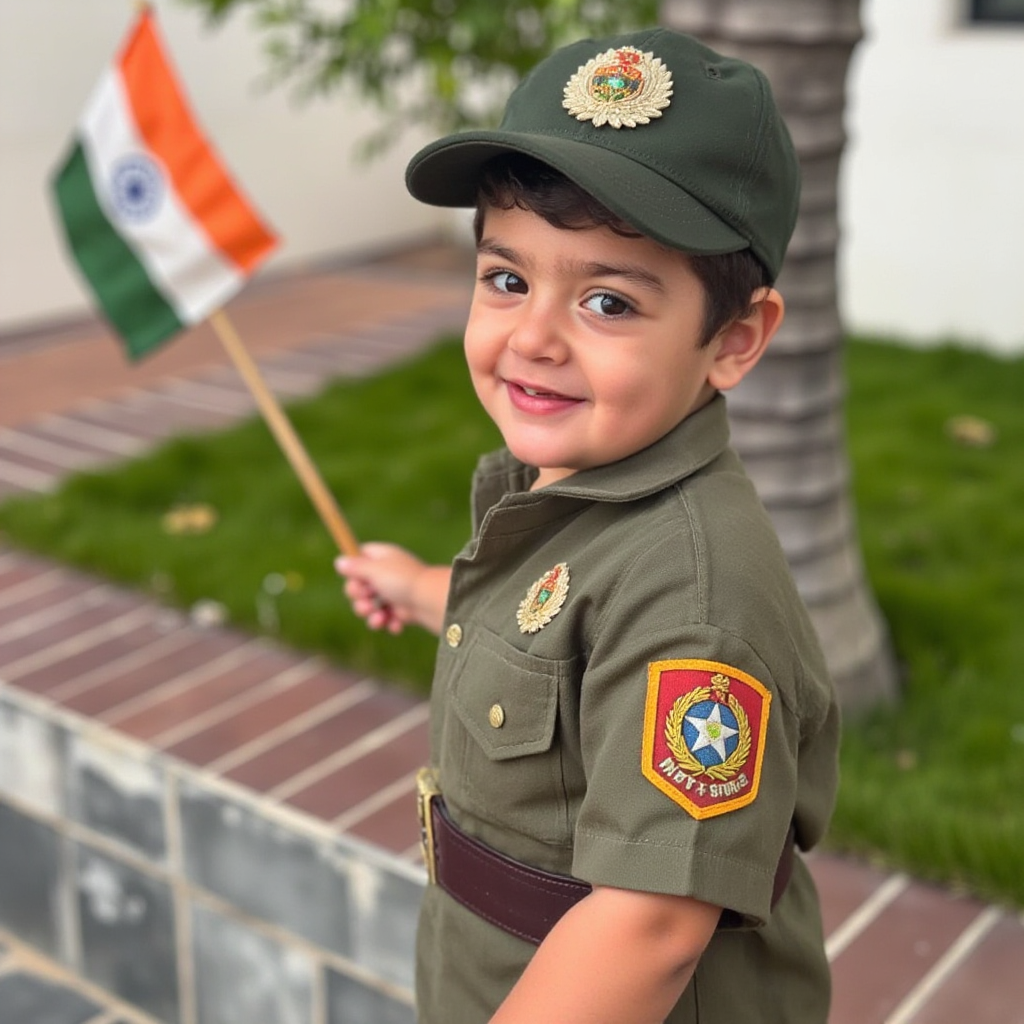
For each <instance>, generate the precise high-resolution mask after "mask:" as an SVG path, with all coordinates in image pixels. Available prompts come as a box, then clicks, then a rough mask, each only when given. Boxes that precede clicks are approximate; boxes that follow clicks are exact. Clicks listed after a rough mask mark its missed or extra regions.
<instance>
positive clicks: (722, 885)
mask: <svg viewBox="0 0 1024 1024" xmlns="http://www.w3.org/2000/svg"><path fill="white" fill-rule="evenodd" d="M535 478H536V472H535V471H534V470H531V469H529V468H528V467H525V466H523V465H522V464H521V463H519V462H517V461H516V460H515V459H514V458H513V457H512V456H511V455H510V454H509V453H508V452H507V451H502V452H498V453H495V454H493V455H490V456H486V457H485V458H484V459H482V460H481V463H480V466H479V467H478V470H477V473H476V475H475V477H474V485H473V505H474V531H473V537H472V539H471V541H470V542H469V543H468V544H467V546H466V548H465V549H464V550H463V551H462V553H460V555H459V556H458V557H457V558H456V559H455V561H454V564H453V572H452V578H451V586H450V590H449V596H448V606H447V610H446V619H445V629H444V630H443V631H442V638H441V643H440V645H439V653H438V660H437V669H436V673H435V679H434V686H433V693H432V698H431V701H432V707H431V744H432V760H433V765H434V768H435V770H436V772H437V774H438V778H439V783H440V788H441V790H442V792H443V794H444V797H445V800H446V802H447V805H448V808H449V811H450V813H451V816H452V817H453V818H454V820H455V821H456V822H457V823H458V824H459V825H460V826H461V828H462V829H463V830H465V831H466V832H468V833H469V834H471V835H474V836H476V837H477V838H479V839H481V840H482V841H484V842H485V843H487V844H489V845H490V846H492V847H495V848H496V849H498V850H501V851H502V852H503V853H505V854H507V855H509V856H511V857H514V858H516V859H518V860H520V861H524V862H526V863H529V864H532V865H534V866H536V867H540V868H544V869H546V870H549V871H554V872H558V873H561V874H569V875H574V876H576V877H577V878H581V879H583V880H585V881H587V882H590V883H591V884H594V885H604V886H613V887H617V888H625V889H636V890H642V891H649V892H658V893H672V894H677V895H685V896H692V897H695V898H697V899H700V900H703V901H706V902H708V903H712V904H715V905H717V906H721V907H723V908H726V909H727V910H728V911H729V913H728V914H727V915H725V917H724V919H723V920H728V921H730V922H732V923H733V924H735V925H738V926H737V927H729V928H726V927H720V928H719V929H718V930H717V931H716V932H715V935H714V936H713V938H712V940H711V942H710V944H709V946H708V947H707V949H706V950H705V952H704V954H703V955H702V957H701V960H700V962H699V964H698V966H697V969H696V972H695V975H694V978H693V980H692V981H691V983H690V985H689V986H688V987H687V990H686V992H685V993H684V994H683V997H682V998H681V1000H680V1002H679V1003H678V1004H677V1006H676V1008H675V1009H674V1010H673V1012H672V1014H671V1015H670V1016H669V1017H668V1018H667V1019H668V1021H670V1022H671V1024H683V1022H687V1024H694V1022H700V1024H719V1022H721V1024H726V1022H728V1024H736V1022H737V1021H742V1022H743V1024H758V1022H764V1024H768V1022H779V1024H782V1022H785V1024H794V1022H796V1024H799V1022H814V1024H824V1022H825V1020H826V1017H827V1006H828V995H829V984H828V968H827V964H826V962H825V958H824V951H823V942H822V936H821V923H820V911H819V908H818V902H817V896H816V893H815V891H814V886H813V883H812V882H811V879H810V876H809V875H808V873H807V870H806V868H805V867H804V865H803V863H802V861H801V860H800V858H799V857H798V858H796V863H795V866H794V871H793V876H792V879H791V881H790V884H789V886H788V887H787V889H786V892H785V894H784V895H783V897H782V899H781V901H780V902H779V903H778V905H777V906H776V907H775V909H774V910H771V909H770V902H771V892H772V884H773V880H774V876H775V870H776V866H777V864H778V861H779V857H780V852H781V850H782V848H783V845H784V842H785V837H786V834H787V830H788V828H789V826H790V824H791V823H793V824H794V825H795V828H796V835H797V841H798V845H799V846H800V847H801V848H803V849H808V848H810V847H811V846H813V845H814V844H815V843H816V842H817V841H818V840H819V839H820V838H821V836H822V834H823V832H824V831H825V828H826V826H827V823H828V819H829V815H830V813H831V809H832V805H833V800H834V794H835V786H836V755H837V748H838V712H837V707H836V701H835V695H834V691H833V687H832V685H831V682H830V680H829V677H828V673H827V670H826V668H825V664H824V660H823V657H822V654H821V651H820V648H819V645H818V642H817V640H816V638H815V635H814V633H813V629H812V626H811V624H810V622H809V619H808V616H807V613H806V610H805V608H804V606H803V604H802V602H801V600H800V598H799V596H798V594H797V592H796V589H795V586H794V584H793V581H792V578H791V575H790V572H789V569H788V566H787V564H786V561H785V558H784V555H783V553H782V551H781V548H780V546H779V543H778V540H777V538H776V535H775V533H774V530H773V528H772V526H771V523H770V521H769V519H768V517H767V514H766V513H765V511H764V509H763V507H762V505H761V503H760V501H759V499H758V498H757V496H756V494H755V492H754V490H753V487H752V485H751V483H750V481H749V479H748V478H747V476H746V475H745V473H744V471H743V469H742V466H741V464H740V462H739V459H738V458H737V456H736V455H735V453H734V452H733V451H732V449H730V448H729V447H728V424H727V420H726V415H725V402H724V399H723V398H721V397H720V396H719V397H716V398H715V399H713V400H712V402H711V403H710V404H709V405H707V406H705V407H704V408H703V409H701V410H699V411H698V412H696V413H694V414H693V415H691V416H689V417H687V418H686V419H685V420H684V421H683V422H682V423H681V424H680V425H679V426H678V427H676V428H675V429H674V430H673V431H671V432H670V433H669V434H668V435H666V436H665V437H663V438H661V439H660V440H659V441H657V442H656V443H655V444H653V445H651V446H650V447H648V448H647V449H645V450H643V451H641V452H638V453H636V454H635V455H632V456H629V457H628V458H626V459H623V460H621V461H619V462H616V463H613V464H609V465H606V466H600V467H596V468H593V469H588V470H584V471H581V472H579V473H576V474H574V475H573V476H570V477H567V478H566V479H564V480H561V481H559V482H557V483H555V484H553V485H550V486H548V487H545V488H541V489H538V490H536V491H530V490H529V486H530V484H531V482H532V481H533V480H534V479H535ZM559 566H562V567H564V569H563V570H560V573H561V574H562V575H563V576H567V577H568V588H567V590H566V592H565V594H564V598H561V601H562V603H561V606H560V607H559V608H557V610H556V614H554V615H553V616H551V617H550V621H548V622H546V624H544V625H542V626H540V628H536V629H535V630H534V631H532V632H524V630H523V629H522V628H521V627H520V624H519V621H518V619H517V609H518V608H519V606H520V604H522V603H523V602H524V600H525V599H526V598H527V597H528V596H529V595H530V593H531V588H533V593H534V594H535V595H536V593H537V591H536V588H535V584H538V582H540V581H544V580H545V579H554V577H553V576H552V570H553V569H555V568H556V567H559ZM555 575H556V576H557V575H559V574H558V573H556V574H555ZM563 582H564V579H563ZM548 589H549V590H551V589H552V588H551V587H550V586H549V587H548ZM537 602H538V599H537V598H536V597H535V598H534V601H533V606H534V607H535V608H536V606H537ZM652 666H654V668H652ZM678 666H682V667H683V668H684V670H686V671H683V672H682V673H681V674H680V673H679V672H676V673H673V671H668V672H667V674H666V675H661V674H660V673H661V671H662V669H663V668H665V667H667V668H668V669H669V670H672V669H674V668H677V667H678ZM690 670H692V671H690ZM688 672H689V674H688ZM725 677H729V678H730V679H731V681H732V687H733V689H732V691H726V690H722V691H719V690H718V689H716V687H717V685H718V684H716V683H712V682H710V680H712V679H723V678H725ZM652 680H654V683H652ZM659 680H661V681H662V682H661V684H660V685H662V686H663V687H667V688H668V692H667V698H665V700H663V702H662V703H661V704H660V705H658V704H656V703H653V702H652V701H653V698H652V697H651V692H652V686H653V685H654V684H656V683H658V681H659ZM680 680H682V682H680ZM687 680H690V681H689V682H687ZM744 680H747V681H748V682H744ZM670 681H671V684H670ZM698 683H703V684H705V685H704V686H703V688H700V687H698V686H697V684H698ZM726 685H728V683H727V684H726ZM672 687H675V690H673V689H672ZM728 692H732V693H734V694H741V695H742V696H743V698H744V701H745V703H744V704H743V705H742V706H740V705H739V704H737V703H736V700H735V699H732V700H731V703H730V698H729V697H728ZM702 694H703V695H704V697H705V699H703V700H702V701H698V698H699V697H701V695H702ZM655 696H657V694H655ZM666 701H667V702H666ZM730 707H731V708H732V712H733V713H732V714H730ZM701 708H702V709H703V710H700V709H701ZM709 708H710V709H711V713H710V715H709V714H708V709H709ZM666 709H668V713H667V714H666ZM702 715H703V716H704V718H702V717H701V716H702ZM716 716H717V717H716ZM684 719H686V720H687V721H689V722H690V725H689V726H688V728H689V729H690V733H688V735H690V736H691V738H692V737H693V736H694V735H696V734H695V733H694V732H693V728H694V723H695V724H696V727H697V728H698V729H699V730H701V736H702V737H703V738H702V739H701V740H699V741H696V742H691V743H690V747H691V748H692V750H693V751H695V752H697V753H699V750H698V748H699V747H700V744H701V743H703V745H704V747H705V748H709V749H705V751H704V754H706V755H707V756H708V757H709V758H710V760H711V761H716V760H717V761H721V760H722V756H724V754H725V752H726V751H728V750H730V749H731V750H732V753H731V754H730V755H729V759H728V762H727V763H726V764H724V765H722V766H721V767H720V770H719V777H720V778H726V777H728V779H727V782H718V783H716V782H715V781H714V779H713V778H711V777H709V776H706V775H700V774H699V773H698V772H695V771H693V770H692V766H693V764H695V763H696V762H694V761H693V757H694V756H696V754H693V753H690V752H689V750H684V749H682V747H681V746H680V741H679V739H678V736H679V735H681V732H680V730H681V729H683V727H684ZM672 721H675V729H676V732H675V735H676V739H675V747H674V749H675V750H676V754H674V755H671V756H668V755H664V744H665V742H666V740H665V737H666V735H668V734H669V733H671V731H672V729H671V727H672ZM702 722H703V725H702V724H701V723H702ZM708 723H711V724H708ZM645 732H646V739H645ZM723 737H725V738H724V739H723ZM737 743H739V744H740V745H739V747H738V748H737ZM725 744H730V745H729V746H727V745H725ZM743 744H745V746H744V745H743ZM649 748H652V749H649ZM714 750H717V751H718V755H716V754H714V753H713V751H714ZM663 755H664V756H663ZM701 756H703V755H701ZM680 758H682V760H680ZM688 759H689V760H688ZM677 762H678V763H677ZM687 764H689V765H690V766H691V768H690V769H687V770H683V769H686V766H687ZM730 765H731V767H730ZM737 765H741V767H742V770H739V768H737ZM677 769H678V770H677ZM688 786H689V789H688V788H687V787H688ZM712 786H715V787H716V788H715V789H714V792H715V793H716V794H719V797H715V798H712V797H711V796H710V794H711V793H712V789H711V787H712ZM698 787H703V790H702V794H703V795H702V796H700V797H698V795H697V794H698ZM755 793H756V795H753V796H752V794H755ZM723 794H724V795H723ZM691 798H692V800H691ZM693 801H696V802H693ZM734 804H735V806H733V805H734ZM708 807H710V808H711V810H710V812H709V813H708V812H707V811H706V809H707V808H708ZM723 808H725V809H723ZM533 952H534V947H533V946H531V945H530V944H528V943H526V942H524V941H521V940H520V939H518V938H516V937H514V936H511V935H508V934H506V933H505V932H503V931H501V930H499V929H498V928H496V927H495V926H493V925H491V924H490V923H488V922H487V921H485V920H483V919H482V918H479V917H477V916H476V915H474V914H473V913H472V912H471V911H469V910H467V909H465V908H464V907H462V906H461V905H460V904H458V903H457V902H456V901H455V900H453V899H452V898H451V897H450V896H448V895H447V894H446V893H444V892H443V891H441V890H440V889H439V888H438V887H436V886H428V888H427V892H426V894H425V897H424V904H423V911H422V914H421V918H420V927H419V934H418V940H417V996H418V1008H419V1014H420V1022H421V1024H483V1022H485V1021H487V1020H488V1019H489V1017H490V1016H491V1015H492V1014H493V1013H494V1011H495V1010H496V1008H497V1007H498V1006H499V1005H500V1003H501V1001H502V1000H503V999H504V997H505V996H506V995H507V993H508V991H509V990H510V988H511V987H512V986H513V985H514V984H515V982H516V980H517V979H518V977H519V976H520V974H521V973H522V971H523V970H524V968H525V966H526V964H527V963H528V961H529V959H530V957H531V955H532V954H533Z"/></svg>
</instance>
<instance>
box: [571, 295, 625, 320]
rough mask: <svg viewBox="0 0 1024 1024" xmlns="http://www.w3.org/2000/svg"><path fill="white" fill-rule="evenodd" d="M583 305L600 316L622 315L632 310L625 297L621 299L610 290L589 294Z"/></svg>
mask: <svg viewBox="0 0 1024 1024" xmlns="http://www.w3.org/2000/svg"><path fill="white" fill-rule="evenodd" d="M583 305H584V306H585V307H586V308H587V309H589V310H590V311H591V312H592V313H599V314H600V315H601V316H623V315H625V314H626V313H632V312H633V307H632V306H631V305H630V304H629V303H628V302H627V301H626V300H625V299H621V298H619V296H618V295H613V294H611V292H597V293H596V294H595V295H591V296H590V297H589V298H588V299H587V300H586V301H585V302H584V303H583Z"/></svg>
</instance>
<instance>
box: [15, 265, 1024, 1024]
mask: <svg viewBox="0 0 1024 1024" xmlns="http://www.w3.org/2000/svg"><path fill="white" fill-rule="evenodd" d="M459 262H460V260H459V258H458V257H452V255H451V254H450V252H449V251H447V250H444V249H438V250H424V251H423V252H408V253H405V254H402V256H401V258H399V259H394V260H389V261H386V262H381V263H368V264H366V265H363V266H358V267H348V268H336V269H334V270H330V269H326V268H320V269H314V270H311V271H310V272H308V273H305V274H302V275H295V276H292V277H288V278H279V279H276V280H272V281H270V282H268V283H265V284H262V285H258V286H254V287H251V288H250V289H249V290H248V291H247V292H246V293H244V294H243V295H242V296H240V297H239V299H237V300H236V302H235V303H234V304H233V305H232V307H231V313H232V316H233V318H234V320H235V321H236V323H237V324H238V326H239V328H240V331H241V333H242V335H243V337H245V338H246V341H247V343H248V345H249V347H250V349H251V350H252V352H253V353H254V355H255V356H256V358H257V359H258V361H259V362H260V365H261V368H262V369H263V371H264V373H265V375H266V378H267V380H268V383H269V384H270V385H271V387H272V388H273V389H274V390H275V391H276V392H277V393H278V394H279V395H281V396H282V397H288V398H291V397H296V396H299V395H302V394H308V393H312V392H314V391H316V390H318V389H319V388H320V387H321V386H322V385H323V384H324V383H325V382H326V381H327V380H328V379H331V378H333V377H335V376H344V375H359V374H366V373H371V372H373V371H374V370H376V369H378V368H379V367H381V366H383V365H385V364H387V363H390V362H391V361H393V360H395V359H397V358H401V357H402V356H403V355H405V354H408V353H411V352H414V351H416V350H418V349H420V348H422V347H423V346H424V345H426V344H428V343H429V342H430V340H431V339H432V338H433V337H435V336H436V335H437V334H438V333H439V332H440V331H441V330H442V329H446V328H451V327H457V326H458V325H459V323H460V322H461V319H462V317H463V316H464V309H465V302H466V297H467V292H466V285H465V282H466V281H467V280H468V276H467V275H466V274H465V273H464V272H461V271H462V270H463V269H464V268H460V272H459V273H453V272H451V268H452V267H453V266H454V265H456V264H458V263H459ZM252 408H253V406H252V402H251V400H250V399H249V397H248V395H247V393H246V391H245V389H244V387H243V386H242V385H241V383H240V382H239V380H238V379H237V377H236V375H235V374H234V371H233V370H232V369H231V368H230V367H229V366H228V365H227V360H226V358H225V357H224V356H223V355H222V353H221V351H220V349H219V345H218V344H217V343H216V341H215V339H214V338H213V337H212V335H211V334H210V333H209V331H208V329H207V328H199V329H196V330H194V331H191V332H189V333H188V334H187V335H186V336H184V337H183V338H181V339H180V340H178V341H176V342H175V343H174V344H173V345H171V346H170V347H169V348H167V349H165V350H163V351H162V352H161V353H159V354H157V355H156V356H154V357H153V358H151V359H150V360H148V361H146V362H144V363H142V364H141V365H137V366H134V367H133V366H129V365H128V364H126V363H125V361H124V360H123V358H122V357H121V355H120V353H119V351H118V349H117V345H116V343H115V342H113V341H112V340H111V339H110V338H109V336H108V335H107V334H106V332H105V331H104V330H103V328H102V327H100V326H99V325H98V324H94V323H93V324H81V325H75V326H72V327H68V328H65V329H62V330H54V331H52V332H45V333H44V332H36V333H34V334H32V335H25V336H21V337H19V338H14V339H11V338H8V339H2V338H0V498H2V497H3V496H6V495H9V494H13V493H18V492H23V491H46V490H49V489H51V488H52V487H54V486H56V484H57V483H58V482H59V481H60V479H61V478H62V477H63V476H64V475H65V474H67V473H68V472H70V471H73V470H75V469H80V468H88V467H91V466H96V465H102V464H104V463H108V462H111V461H114V460H117V459H121V458H124V457H126V456H128V455H131V454H134V453H136V452H140V451H144V450H145V449H146V448H147V447H148V446H150V445H151V444H153V443H154V442H155V441H158V440H160V439H161V438H164V437H167V436H170V435H172V434H174V433H177V432H180V431H182V430H196V429H200V430H205V429H211V428H216V427H219V426H223V425H225V424H227V423H231V422H234V421H236V420H237V419H239V418H240V417H243V416H248V415H251V414H252ZM0 680H3V681H4V682H5V683H6V684H7V685H10V686H12V687H16V688H18V689H21V690H25V691H29V692H31V693H33V694H36V695H39V696H42V697H45V698H47V699H48V700H50V701H53V702H54V703H55V704H57V705H59V706H62V707H64V708H66V709H68V710H69V711H72V712H75V713H77V714H80V715H84V716H87V717H89V718H92V719H95V720H98V721H100V722H103V723H104V724H106V725H107V726H109V727H110V728H112V729H115V730H118V731H120V732H122V733H125V734H127V735H129V736H131V737H134V738H136V739H138V740H141V741H143V742H145V743H147V744H149V745H151V746H152V747H153V748H155V749H158V750H160V751H163V752H165V753H167V754H170V755H173V756H174V757H177V758H179V759H181V760H182V761H184V762H186V763H188V764H191V765H194V766H197V767H202V768H204V769H205V770H206V771H209V772H213V773H215V774H218V775H221V776H223V777H224V778H226V779H230V780H232V781H233V782H235V783H238V784H241V785H243V786H245V787H248V788H250V789H252V790H254V791H256V792H258V793H260V794H263V795H264V796H265V797H267V798H269V799H270V800H273V801H278V802H280V803H282V804H285V805H288V806H290V807H293V808H295V809H296V810H299V811H301V812H303V813H305V814H307V815H311V816H313V817H314V818H318V819H320V820H323V821H326V822H328V823H330V824H331V825H332V826H333V827H334V828H336V829H339V830H345V831H347V832H349V833H351V834H353V835H355V836H358V837H360V838H362V839H365V840H367V841H369V842H372V843H376V844H378V845H380V846H382V847H384V848H386V849H389V850H391V851H393V852H396V853H398V854H399V855H401V856H404V857H408V858H410V859H412V858H414V857H415V856H416V854H415V847H416V840H417V837H416V826H415V818H414V812H413V797H412V794H413V788H414V785H413V776H414V772H415V769H416V767H417V766H418V765H419V764H421V763H422V762H423V761H424V759H425V756H426V748H427V729H426V709H425V706H424V705H423V703H422V702H420V701H419V700H417V699H416V698H414V697H411V696H409V695H408V694H406V693H404V692H402V691H400V690H397V689H395V688H393V687H390V686H388V685H387V684H386V683H382V682H380V681H376V680H369V679H365V678H360V677H358V676H357V675H355V674H353V673H349V672H345V671H343V670H340V669H338V668H335V667H332V666H329V665H327V664H325V663H323V662H322V661H320V660H319V659H316V658H308V657H305V656H299V655H297V654H295V653H294V652H291V651H288V650H284V649H281V648H280V647H278V646H276V645H275V644H273V643H272V642H270V641H267V640H263V639H255V638H252V637H250V636H247V635H243V634H240V633H238V632H237V631H235V630H232V629H230V628H224V627H217V626H214V627H209V626H204V625H202V624H200V623H197V622H195V621H193V620H192V619H190V618H189V617H188V616H187V615H185V614H183V613H180V612H177V611H173V610H170V609H167V608H164V607H161V606H160V605H158V604H156V603H154V602H152V601H150V600H147V599H144V598H140V597H139V595H137V594H134V593H130V592H128V591H126V590H124V589H122V588H119V587H116V586H112V585H110V584H109V583H106V582H104V581H102V580H98V579H94V578H91V577H89V576H86V575H84V574H82V573H79V572H77V571H74V570H71V569H69V568H66V567H64V566H61V565H55V564H53V563H51V562H48V561H47V560H45V559H41V558H38V557H35V556H31V555H28V554H25V553H23V552H20V551H16V550H13V549H10V548H5V547H2V546H0ZM397 741H400V742H397ZM810 865H811V869H812V871H813V873H814V875H815V877H816V879H817V881H818V884H819V887H820V889H821V892H822V898H823V904H824V913H825V925H826V933H827V935H828V950H829V956H830V958H831V960H832V963H833V971H834V980H835V999H834V1007H833V1013H832V1016H831V1018H830V1024H952V1022H954V1021H955V1022H958V1024H959V1022H960V1021H962V1020H964V1019H969V1020H971V1021H972V1022H973V1024H1024V972H1022V971H1021V970H1020V966H1021V965H1022V964H1024V923H1022V920H1021V917H1020V915H1019V914H1018V913H1016V912H1014V911H1011V910H1008V909H1004V908H999V907H993V906H987V905H985V904H982V903H980V902H978V901H976V900H974V899H972V898H970V897H968V896H965V895H963V894H958V893H954V892H949V891H946V890H943V889H940V888H936V887H932V886H929V885H925V884H923V883H921V882H919V881H916V880H914V879H911V878H908V877H906V876H904V875H902V874H890V873H886V872H883V871H879V870H876V869H874V868H872V867H871V866H868V865H865V864H862V863H860V862H857V861H854V860H850V859H846V858H842V857H837V856H834V855H831V854H815V855H814V856H812V858H811V861H810ZM1014 966H1016V968H1017V969H1016V970H1014V969H1013V967H1014ZM55 972H56V973H55ZM82 984H83V985H84V983H82ZM76 986H78V987H76ZM104 998H105V997H104V995H103V993H102V992H99V991H98V990H95V989H92V988H89V987H88V986H84V987H82V986H79V983H78V982H77V981H76V979H74V978H70V977H68V976H66V975H62V974H60V972H59V970H58V969H57V968H55V967H54V966H53V965H50V966H49V967H47V966H45V964H43V963H42V961H40V960H39V958H38V957H35V956H34V955H33V954H32V953H31V951H30V950H28V949H27V947H23V946H22V945H21V944H20V943H19V942H18V941H17V938H16V937H13V936H9V937H8V938H7V941H6V943H5V942H4V940H3V938H2V937H0V1020H2V1021H3V1022H4V1024H20V1021H21V1020H22V1019H23V1020H24V1022H25V1024H36V1022H37V1021H40V1020H43V1019H45V1018H43V1017H42V1016H41V1011H38V1010H37V1009H32V1007H36V1008H38V1007H40V1006H43V1005H46V1006H47V1007H50V1008H51V1010H52V1012H53V1014H54V1016H53V1017H52V1020H53V1021H54V1024H64V1022H65V1021H66V1022H68V1024H72V1022H75V1024H78V1022H81V1024H86V1022H88V1024H114V1022H115V1021H117V1022H120V1021H125V1022H134V1021H135V1020H136V1019H139V1020H141V1019H142V1018H137V1014H136V1016H132V1013H134V1012H135V1011H131V1010H130V1008H125V1007H116V1006H115V1005H114V1004H113V1003H111V1002H109V1001H107V1002H104ZM25 1007H28V1008H29V1009H24V1008H25ZM19 1008H20V1009H19ZM16 1013H21V1014H22V1017H18V1016H16ZM26 1014H27V1016H26ZM33 1014H35V1015H33ZM89 1014H91V1015H89Z"/></svg>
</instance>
